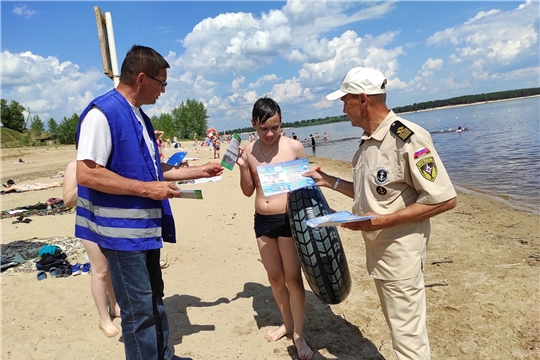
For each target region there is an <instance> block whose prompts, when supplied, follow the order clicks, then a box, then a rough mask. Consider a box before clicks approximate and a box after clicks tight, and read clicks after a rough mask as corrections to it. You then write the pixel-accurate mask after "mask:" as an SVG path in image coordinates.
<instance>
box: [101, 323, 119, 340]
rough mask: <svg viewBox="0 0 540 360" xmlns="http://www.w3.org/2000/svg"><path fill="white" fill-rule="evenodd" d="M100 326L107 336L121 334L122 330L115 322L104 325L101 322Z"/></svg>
mask: <svg viewBox="0 0 540 360" xmlns="http://www.w3.org/2000/svg"><path fill="white" fill-rule="evenodd" d="M99 328H100V329H101V331H103V333H104V334H105V336H107V337H110V338H112V337H115V336H116V335H118V334H120V330H119V329H118V328H117V327H116V326H115V325H114V324H113V323H111V324H110V325H108V326H103V325H102V324H101V323H99Z"/></svg>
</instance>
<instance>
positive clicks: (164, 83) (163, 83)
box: [146, 75, 168, 89]
mask: <svg viewBox="0 0 540 360" xmlns="http://www.w3.org/2000/svg"><path fill="white" fill-rule="evenodd" d="M146 76H148V77H149V78H150V79H152V80H156V81H157V82H158V83H159V84H160V85H161V86H163V88H164V89H165V88H166V87H167V85H168V83H167V81H161V80H158V79H156V78H155V77H153V76H150V75H146Z"/></svg>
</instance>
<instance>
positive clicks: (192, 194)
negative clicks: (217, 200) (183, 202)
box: [178, 190, 203, 200]
mask: <svg viewBox="0 0 540 360" xmlns="http://www.w3.org/2000/svg"><path fill="white" fill-rule="evenodd" d="M178 192H179V193H180V197H181V198H182V199H197V200H202V198H203V197H202V190H178Z"/></svg>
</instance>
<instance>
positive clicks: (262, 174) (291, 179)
mask: <svg viewBox="0 0 540 360" xmlns="http://www.w3.org/2000/svg"><path fill="white" fill-rule="evenodd" d="M308 171H309V161H308V159H307V158H303V159H297V160H291V161H285V162H280V163H275V164H265V165H260V166H257V174H258V175H259V180H260V182H261V186H262V190H263V193H264V196H272V195H278V194H284V193H287V192H290V191H293V190H296V189H300V188H303V187H306V186H315V185H316V184H315V181H314V180H313V179H312V178H310V177H306V176H302V173H305V172H308Z"/></svg>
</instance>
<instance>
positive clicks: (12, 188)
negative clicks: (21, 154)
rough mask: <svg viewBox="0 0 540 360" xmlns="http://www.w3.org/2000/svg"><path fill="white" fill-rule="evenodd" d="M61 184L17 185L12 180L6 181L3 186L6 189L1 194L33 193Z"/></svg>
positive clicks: (60, 184)
mask: <svg viewBox="0 0 540 360" xmlns="http://www.w3.org/2000/svg"><path fill="white" fill-rule="evenodd" d="M61 186H62V183H59V182H53V183H49V184H46V183H33V184H22V185H17V184H15V182H14V181H13V180H11V179H10V180H8V181H7V185H4V187H5V188H6V189H4V190H2V194H7V193H11V192H27V191H34V190H44V189H50V188H55V187H61Z"/></svg>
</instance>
